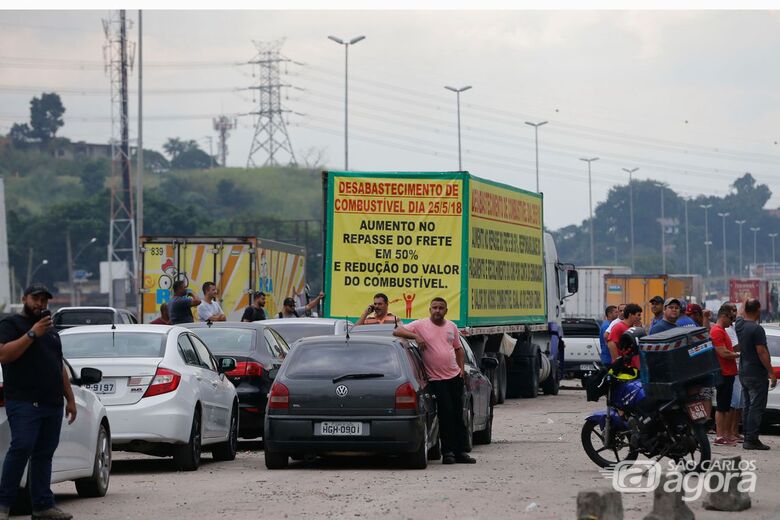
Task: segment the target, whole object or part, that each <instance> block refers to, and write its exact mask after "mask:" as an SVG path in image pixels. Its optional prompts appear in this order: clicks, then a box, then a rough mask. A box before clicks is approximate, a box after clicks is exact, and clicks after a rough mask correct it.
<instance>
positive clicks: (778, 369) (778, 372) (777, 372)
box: [772, 367, 780, 379]
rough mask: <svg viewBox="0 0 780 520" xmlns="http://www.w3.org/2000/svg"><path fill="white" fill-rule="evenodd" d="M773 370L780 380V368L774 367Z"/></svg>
mask: <svg viewBox="0 0 780 520" xmlns="http://www.w3.org/2000/svg"><path fill="white" fill-rule="evenodd" d="M772 370H774V371H775V375H776V376H777V378H778V379H780V367H772Z"/></svg>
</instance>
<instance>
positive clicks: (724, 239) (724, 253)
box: [718, 213, 729, 284]
mask: <svg viewBox="0 0 780 520" xmlns="http://www.w3.org/2000/svg"><path fill="white" fill-rule="evenodd" d="M718 216H719V217H720V218H722V219H723V283H724V284H727V283H728V282H727V280H728V272H727V271H726V217H728V216H729V214H728V213H718Z"/></svg>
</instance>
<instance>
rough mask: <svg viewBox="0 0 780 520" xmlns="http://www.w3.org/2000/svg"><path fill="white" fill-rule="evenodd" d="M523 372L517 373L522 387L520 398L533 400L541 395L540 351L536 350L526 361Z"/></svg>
mask: <svg viewBox="0 0 780 520" xmlns="http://www.w3.org/2000/svg"><path fill="white" fill-rule="evenodd" d="M524 361H525V363H524V365H525V366H523V367H522V370H521V371H520V372H519V373H516V376H517V377H516V379H517V380H518V383H519V385H520V397H525V398H526V399H532V398H534V397H536V396H537V395H539V364H540V363H539V349H538V348H534V354H533V355H532V356H530V357H527V358H525V359H524Z"/></svg>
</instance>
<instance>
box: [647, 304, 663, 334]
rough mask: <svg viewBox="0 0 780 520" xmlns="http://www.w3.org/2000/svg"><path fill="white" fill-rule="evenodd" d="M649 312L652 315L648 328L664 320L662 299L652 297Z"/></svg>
mask: <svg viewBox="0 0 780 520" xmlns="http://www.w3.org/2000/svg"><path fill="white" fill-rule="evenodd" d="M649 303H650V312H652V313H653V321H651V322H650V328H651V329H652V328H653V325H655V324H656V323H658V322H659V321H661V320H662V319H664V299H663V298H662V297H660V296H653V297H652V298H651V299H650V301H649Z"/></svg>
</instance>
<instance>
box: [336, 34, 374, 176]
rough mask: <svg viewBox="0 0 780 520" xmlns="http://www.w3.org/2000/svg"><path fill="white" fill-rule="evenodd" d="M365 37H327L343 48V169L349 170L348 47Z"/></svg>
mask: <svg viewBox="0 0 780 520" xmlns="http://www.w3.org/2000/svg"><path fill="white" fill-rule="evenodd" d="M365 38H366V37H365V36H355V37H354V38H352V39H351V40H342V39H341V38H337V37H335V36H328V39H329V40H333V41H334V42H336V43H338V44H339V45H343V46H344V169H345V170H349V46H350V45H355V44H356V43H357V42H359V41H360V40H364V39H365Z"/></svg>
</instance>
